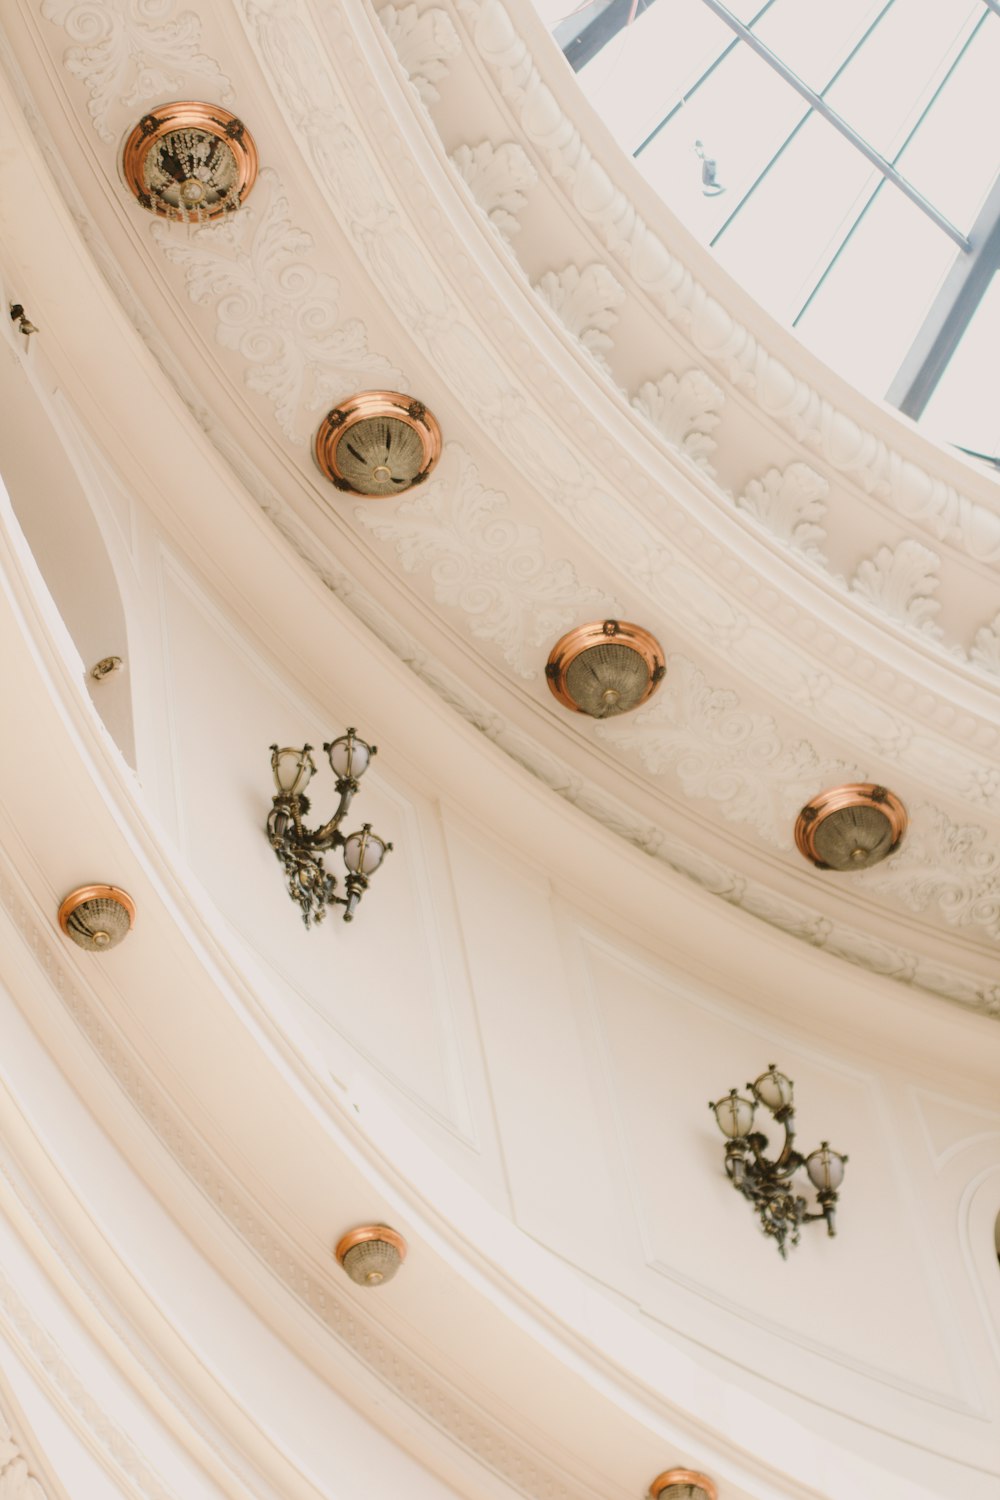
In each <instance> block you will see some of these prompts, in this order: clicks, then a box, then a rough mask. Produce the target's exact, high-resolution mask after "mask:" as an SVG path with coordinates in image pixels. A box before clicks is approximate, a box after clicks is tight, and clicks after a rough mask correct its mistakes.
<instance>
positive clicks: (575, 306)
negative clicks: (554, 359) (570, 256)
mask: <svg viewBox="0 0 1000 1500" xmlns="http://www.w3.org/2000/svg"><path fill="white" fill-rule="evenodd" d="M535 291H536V292H537V293H538V295H539V296H540V297H541V298H543V300H544V301H546V302H547V303H548V304H549V306H550V307H551V308H552V311H553V312H554V313H555V314H556V315H557V317H558V318H559V319H560V321H561V322H562V323H564V324H565V325H566V327H567V328H568V329H569V331H570V333H571V334H573V336H574V337H575V338H578V339H579V340H580V343H581V344H582V345H583V347H584V348H585V349H586V350H587V352H588V354H591V355H593V357H594V359H595V360H596V361H597V363H598V364H599V365H601V366H602V368H603V369H605V370H607V369H608V362H607V360H606V358H605V355H606V354H607V352H608V351H609V350H610V349H611V348H613V346H614V343H613V340H612V339H611V338H609V337H608V332H609V330H610V329H612V328H613V327H614V326H615V324H616V323H617V322H618V309H619V308H620V307H621V305H622V303H623V302H624V301H625V288H624V287H623V286H622V285H621V283H620V282H619V281H617V280H616V279H615V277H614V276H612V274H611V272H610V271H609V270H608V268H607V266H602V265H600V264H594V265H590V266H585V267H584V269H583V270H582V271H581V270H580V269H579V267H578V266H572V265H570V266H564V268H563V269H562V270H561V271H546V272H545V273H544V275H543V276H542V277H541V278H540V280H539V281H538V282H537V284H536V286H535Z"/></svg>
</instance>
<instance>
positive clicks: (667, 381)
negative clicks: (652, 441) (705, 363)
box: [632, 370, 726, 475]
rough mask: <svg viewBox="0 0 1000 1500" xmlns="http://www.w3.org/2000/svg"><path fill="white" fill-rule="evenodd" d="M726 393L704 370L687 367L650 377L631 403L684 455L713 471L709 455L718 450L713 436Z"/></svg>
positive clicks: (706, 471)
mask: <svg viewBox="0 0 1000 1500" xmlns="http://www.w3.org/2000/svg"><path fill="white" fill-rule="evenodd" d="M725 399H726V398H725V395H724V393H723V391H722V390H721V388H720V387H719V386H717V385H716V383H715V381H714V380H712V379H711V378H710V377H709V376H708V375H706V374H705V372H704V370H687V371H686V372H685V373H684V374H683V375H682V376H681V377H680V379H679V380H678V378H677V376H676V375H673V374H666V375H661V376H660V378H659V380H657V381H656V382H655V383H654V382H653V381H651V380H647V381H646V382H645V383H644V384H643V385H641V386H640V387H639V390H638V392H637V394H636V395H635V396H633V397H632V407H633V409H634V410H635V411H637V412H640V413H641V415H642V416H644V417H646V418H647V419H648V420H649V421H650V422H652V424H653V426H654V427H655V428H657V430H658V431H659V432H661V433H662V434H663V436H664V437H665V438H666V439H667V441H668V442H669V443H671V444H672V445H673V447H675V448H676V449H677V450H678V451H679V452H681V453H683V454H684V456H685V458H689V459H690V460H691V462H692V463H694V464H697V465H698V467H699V468H700V469H704V471H705V473H706V474H709V475H714V473H715V470H714V469H713V467H712V465H711V463H710V462H709V459H710V458H711V455H712V454H713V453H714V452H715V448H716V442H715V438H714V437H712V436H711V434H712V433H713V431H714V430H715V428H716V427H718V425H719V420H720V413H721V411H722V407H723V404H724V402H725Z"/></svg>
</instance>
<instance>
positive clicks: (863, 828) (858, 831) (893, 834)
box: [795, 781, 908, 870]
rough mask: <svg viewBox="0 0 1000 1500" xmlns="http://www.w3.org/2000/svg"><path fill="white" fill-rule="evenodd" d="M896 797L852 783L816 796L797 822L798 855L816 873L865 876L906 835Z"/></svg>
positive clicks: (879, 788) (875, 787)
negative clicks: (859, 873)
mask: <svg viewBox="0 0 1000 1500" xmlns="http://www.w3.org/2000/svg"><path fill="white" fill-rule="evenodd" d="M907 821H908V820H907V816H906V808H905V807H904V806H903V804H902V802H900V800H899V798H898V797H897V796H896V794H895V793H894V792H890V791H889V790H888V788H887V787H884V786H878V785H877V784H876V783H875V782H870V781H856V782H850V783H848V784H847V785H846V786H837V787H833V788H831V789H830V791H827V792H820V793H819V795H818V796H816V797H813V798H812V800H811V801H810V802H807V803H806V805H805V807H804V808H803V809H802V811H801V812H800V813H799V815H798V818H797V819H796V821H795V842H796V845H797V846H798V849H799V851H800V853H802V854H804V855H805V857H806V859H808V860H810V861H811V862H812V863H813V864H814V865H815V866H816V868H817V869H819V870H867V869H869V868H870V867H871V866H872V865H877V864H878V863H879V862H880V861H881V860H883V859H885V858H886V856H887V855H889V854H892V852H893V850H894V849H895V848H896V847H897V845H898V844H899V841H900V839H901V838H902V837H903V834H904V833H905V831H906V825H907Z"/></svg>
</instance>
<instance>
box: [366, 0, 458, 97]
mask: <svg viewBox="0 0 1000 1500" xmlns="http://www.w3.org/2000/svg"><path fill="white" fill-rule="evenodd" d="M378 17H379V20H380V21H381V22H382V25H383V26H384V27H385V32H386V35H387V36H388V38H389V40H390V41H391V42H392V45H393V47H394V48H395V49H396V56H397V57H398V58H399V61H400V63H401V64H402V67H403V69H404V71H405V72H406V75H407V77H408V78H409V80H410V82H411V83H412V84H413V86H414V88H415V89H416V91H417V93H418V94H419V95H420V97H421V99H422V100H423V101H424V103H425V104H436V103H437V101H438V100H439V99H440V97H441V96H440V94H439V93H438V91H437V89H436V87H435V85H436V84H437V83H440V81H441V79H442V78H444V77H445V75H446V73H447V72H448V61H449V59H450V58H453V57H457V56H458V53H459V52H460V51H461V50H462V44H461V42H460V41H459V39H458V32H457V31H456V30H455V27H454V25H453V23H452V19H451V17H450V16H449V15H448V13H447V12H446V11H443V10H436V9H431V10H425V11H423V12H421V11H420V10H419V9H418V8H417V6H416V5H405V6H403V7H402V8H401V9H397V7H396V6H395V5H383V6H382V9H381V10H380V11H379V13H378Z"/></svg>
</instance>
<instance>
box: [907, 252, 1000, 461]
mask: <svg viewBox="0 0 1000 1500" xmlns="http://www.w3.org/2000/svg"><path fill="white" fill-rule="evenodd" d="M998 391H1000V277H997V276H994V277H993V279H992V281H991V282H990V284H989V287H988V288H987V290H986V294H985V296H984V297H983V299H982V301H981V302H980V304H979V307H978V308H977V309H976V312H975V313H974V315H973V317H972V320H971V322H970V323H969V326H968V328H967V329H966V330H965V333H964V335H963V337H962V341H961V343H960V344H959V346H958V348H957V349H956V350H955V353H954V354H953V355H952V357H951V360H950V361H949V363H948V367H947V369H946V370H945V372H944V374H943V375H942V377H941V379H940V381H939V382H938V386H937V389H936V390H935V392H934V394H933V396H932V397H931V399H930V401H929V402H928V404H927V408H926V410H925V412H924V415H923V418H922V421H921V426H923V427H925V428H927V430H928V431H929V432H931V433H932V434H933V435H934V436H935V437H936V438H939V439H940V440H941V441H942V442H946V443H957V444H959V445H960V446H961V447H963V448H971V449H972V451H973V452H974V453H985V454H987V455H988V456H989V457H991V458H997V457H1000V401H998V400H997V392H998Z"/></svg>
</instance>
